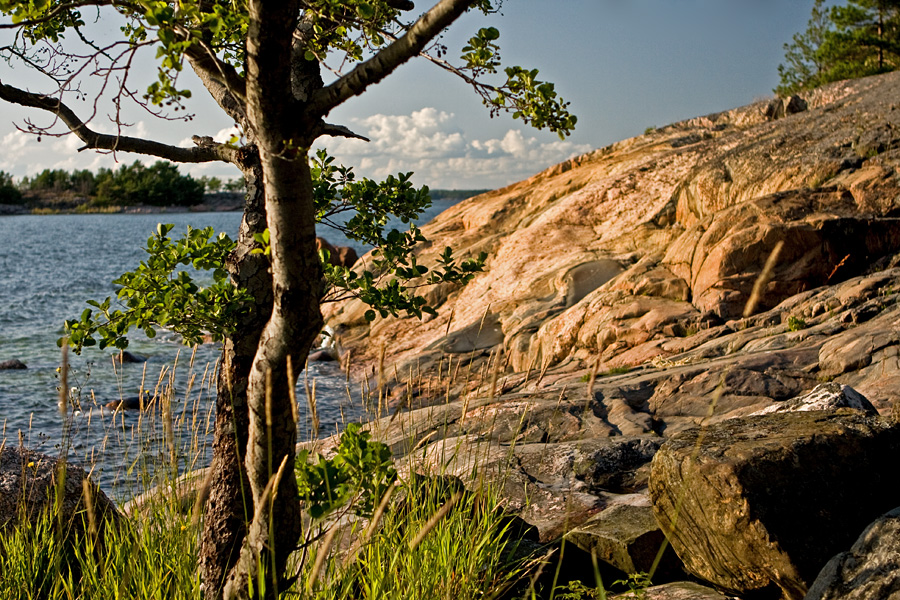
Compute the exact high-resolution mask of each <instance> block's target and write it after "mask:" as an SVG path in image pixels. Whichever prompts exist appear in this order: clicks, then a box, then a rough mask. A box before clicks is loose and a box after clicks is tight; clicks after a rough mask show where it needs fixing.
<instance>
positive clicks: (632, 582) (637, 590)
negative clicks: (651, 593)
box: [613, 571, 653, 600]
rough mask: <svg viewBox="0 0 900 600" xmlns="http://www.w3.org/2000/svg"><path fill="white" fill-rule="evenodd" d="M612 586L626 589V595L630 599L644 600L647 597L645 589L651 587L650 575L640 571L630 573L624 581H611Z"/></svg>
mask: <svg viewBox="0 0 900 600" xmlns="http://www.w3.org/2000/svg"><path fill="white" fill-rule="evenodd" d="M613 585H623V586H625V587H627V588H628V594H629V595H630V596H629V597H631V598H637V600H644V599H645V598H646V597H647V588H648V587H650V586H651V585H653V582H652V581H650V574H649V573H645V572H643V571H641V572H640V573H631V574H630V575H628V577H627V578H625V579H618V580H616V581H613Z"/></svg>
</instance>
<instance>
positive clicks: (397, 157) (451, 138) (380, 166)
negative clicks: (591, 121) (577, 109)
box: [327, 107, 592, 188]
mask: <svg viewBox="0 0 900 600" xmlns="http://www.w3.org/2000/svg"><path fill="white" fill-rule="evenodd" d="M349 126H350V128H351V129H353V130H354V131H356V132H357V133H360V134H362V135H365V136H366V137H368V138H369V139H370V140H371V142H363V141H361V140H354V139H345V138H336V139H329V140H328V141H327V147H328V151H329V153H331V154H333V155H334V156H335V157H337V159H338V160H340V161H341V162H343V163H344V164H347V165H353V166H354V167H355V168H356V170H357V172H358V173H359V174H360V175H364V176H367V177H372V178H383V177H385V176H387V175H390V174H393V173H397V172H401V171H402V172H407V171H413V172H415V174H416V177H415V179H416V181H417V182H418V183H425V184H427V185H429V186H432V187H437V188H482V187H500V186H503V185H506V184H509V183H512V182H515V181H519V180H521V179H524V178H526V177H529V176H531V175H533V174H535V173H537V172H538V171H541V170H542V169H545V168H547V167H549V166H552V165H554V164H556V163H558V162H561V161H564V160H566V159H568V158H572V157H573V156H577V155H579V154H584V153H585V152H589V151H590V150H592V148H591V146H589V145H587V144H574V143H572V142H569V141H559V140H557V141H551V142H546V141H542V140H539V139H538V138H537V137H534V136H526V135H525V134H523V133H522V131H521V130H519V129H510V130H508V131H507V132H506V134H505V135H503V137H501V138H488V139H479V138H477V137H475V136H471V135H469V134H467V133H466V132H463V131H462V130H460V129H459V127H457V126H456V125H455V124H454V115H453V114H452V113H447V112H444V111H439V110H437V109H435V108H430V107H427V108H423V109H421V110H418V111H415V112H413V113H412V114H410V115H382V114H379V115H372V116H370V117H366V118H362V119H354V120H353V121H352V122H351V123H349Z"/></svg>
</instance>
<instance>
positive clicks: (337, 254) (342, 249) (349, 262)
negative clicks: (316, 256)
mask: <svg viewBox="0 0 900 600" xmlns="http://www.w3.org/2000/svg"><path fill="white" fill-rule="evenodd" d="M316 246H317V247H318V249H319V250H326V251H327V252H328V262H330V263H331V264H332V265H334V266H336V267H347V268H350V267H352V266H353V265H354V264H355V263H356V261H357V260H359V256H358V255H357V254H356V250H354V249H353V248H351V247H349V246H334V245H332V244H331V243H330V242H329V241H328V240H326V239H325V238H320V237H317V238H316Z"/></svg>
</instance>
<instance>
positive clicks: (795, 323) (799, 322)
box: [787, 315, 807, 331]
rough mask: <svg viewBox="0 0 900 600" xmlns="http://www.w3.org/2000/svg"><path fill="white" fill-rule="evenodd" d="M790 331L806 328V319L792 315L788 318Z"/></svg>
mask: <svg viewBox="0 0 900 600" xmlns="http://www.w3.org/2000/svg"><path fill="white" fill-rule="evenodd" d="M787 326H788V331H800V330H801V329H806V327H807V325H806V321H805V320H804V319H803V318H802V317H798V316H795V315H791V316H789V317H788V320H787Z"/></svg>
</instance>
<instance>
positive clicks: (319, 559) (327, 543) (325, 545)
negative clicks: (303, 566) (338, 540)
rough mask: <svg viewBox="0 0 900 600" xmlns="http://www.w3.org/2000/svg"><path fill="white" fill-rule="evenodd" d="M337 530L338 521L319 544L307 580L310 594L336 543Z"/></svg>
mask: <svg viewBox="0 0 900 600" xmlns="http://www.w3.org/2000/svg"><path fill="white" fill-rule="evenodd" d="M337 531H338V523H335V524H334V525H332V526H331V529H329V530H328V533H326V534H325V538H324V539H323V540H322V543H321V544H320V545H319V550H318V552H316V562H314V563H313V566H312V569H311V570H310V572H309V578H308V579H307V580H306V592H307V593H308V594H312V591H313V587H314V586H315V585H316V581H317V580H318V579H319V573H321V572H322V566H324V565H325V559H326V558H327V557H328V553H329V552H330V551H331V544H332V543H334V536H335V534H337Z"/></svg>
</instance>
